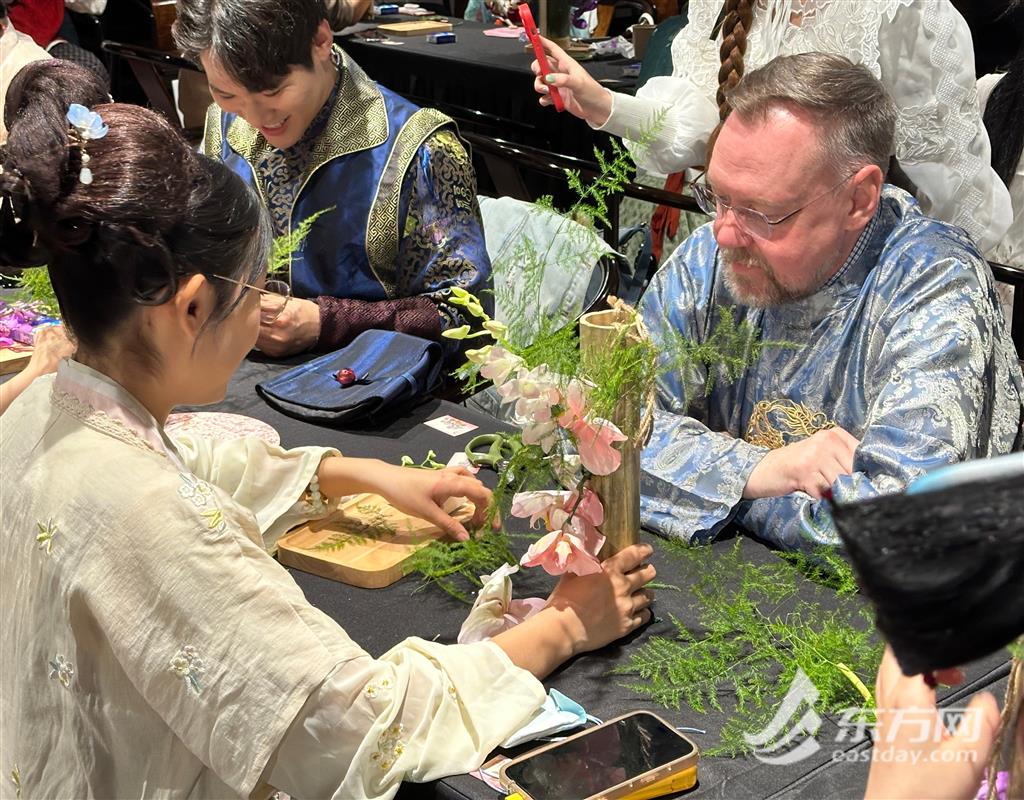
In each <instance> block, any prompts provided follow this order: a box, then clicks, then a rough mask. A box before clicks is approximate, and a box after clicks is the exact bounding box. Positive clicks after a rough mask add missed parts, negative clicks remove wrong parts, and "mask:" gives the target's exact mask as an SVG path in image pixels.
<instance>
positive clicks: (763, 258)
mask: <svg viewBox="0 0 1024 800" xmlns="http://www.w3.org/2000/svg"><path fill="white" fill-rule="evenodd" d="M729 101H730V104H731V106H732V109H733V110H732V113H731V114H730V116H729V117H728V118H727V120H726V122H725V123H724V125H723V126H722V129H721V131H720V134H719V136H718V138H717V141H716V143H715V145H714V150H713V152H712V156H711V158H710V163H709V165H708V169H707V172H706V174H704V175H702V176H700V177H699V178H698V180H697V181H695V182H694V184H693V192H694V195H695V197H696V199H697V201H698V202H699V203H700V205H701V207H702V208H703V209H704V211H705V212H706V213H708V214H709V215H711V216H712V217H713V220H712V221H711V222H710V223H709V224H708V225H705V226H703V227H702V228H700V229H698V230H697V231H695V232H694V233H693V235H691V236H690V237H689V238H688V239H687V240H686V241H685V242H684V243H683V244H682V245H681V246H680V247H679V249H678V250H676V252H675V253H674V254H673V255H672V256H671V257H670V258H669V260H668V261H667V262H666V263H665V265H664V266H663V267H662V269H661V270H660V271H659V272H658V274H657V276H656V277H655V279H654V280H653V281H652V283H651V286H650V288H649V290H648V291H647V293H646V294H645V295H644V297H643V299H642V301H641V313H642V314H643V318H644V322H645V323H646V325H647V327H648V328H649V329H650V331H651V333H652V336H653V337H654V338H655V340H656V341H658V342H659V343H660V344H661V345H662V352H663V356H662V357H663V358H664V359H665V364H666V366H670V367H673V368H670V369H669V370H668V371H667V372H666V373H665V374H664V376H663V377H662V378H661V379H660V380H659V385H658V409H657V411H656V415H655V427H654V433H653V435H652V437H651V441H650V443H649V444H648V446H647V448H646V449H645V451H644V455H643V464H642V466H643V475H642V479H641V481H642V483H641V488H642V492H643V503H642V517H643V523H644V526H645V527H647V528H650V529H653V530H655V531H658V532H660V533H663V534H665V535H669V536H674V537H678V538H682V539H685V540H688V541H693V542H703V541H708V540H710V539H712V538H714V537H715V536H716V535H717V534H718V533H720V532H721V531H722V530H723V529H724V528H725V527H726V526H727V525H728V524H729V523H730V522H735V523H737V524H738V525H739V526H740V527H741V528H742V529H744V530H746V531H747V532H749V533H751V534H753V535H755V536H757V537H759V538H762V539H765V540H767V541H769V542H771V543H773V544H775V545H778V546H781V547H784V548H787V549H799V548H809V547H813V546H815V545H820V544H834V543H837V541H838V539H837V536H836V532H835V528H834V527H833V524H832V521H831V518H830V516H829V514H828V510H827V507H826V506H825V505H824V504H823V502H822V498H824V497H827V496H829V495H831V496H832V497H833V498H834V499H835V500H836V501H837V502H850V501H852V500H855V499H860V498H865V497H870V496H872V495H876V494H884V493H890V492H897V491H900V490H902V488H903V487H904V486H905V485H906V484H907V483H908V482H909V481H910V480H911V479H913V478H915V477H916V476H918V475H920V474H922V473H923V472H926V471H928V470H930V469H933V468H935V467H938V466H941V465H944V464H949V463H952V462H956V461H962V460H966V459H972V458H982V457H988V456H993V455H998V454H1002V453H1007V452H1010V451H1011V450H1019V449H1021V446H1022V444H1024V438H1022V432H1021V431H1022V428H1021V424H1022V420H1024V401H1022V395H1024V378H1022V376H1021V370H1020V366H1019V365H1018V362H1017V359H1016V355H1015V352H1014V349H1013V345H1012V343H1011V341H1010V337H1009V335H1008V333H1007V332H1006V329H1005V324H1004V321H1003V318H1002V315H1001V314H1000V312H999V309H998V307H997V302H996V295H995V289H994V285H993V278H992V274H991V271H990V270H989V268H988V265H987V263H986V262H985V260H984V259H983V258H982V256H981V255H980V253H979V251H978V248H977V246H976V245H975V243H974V242H973V241H971V239H970V237H969V236H968V235H967V234H966V233H965V232H964V231H963V230H961V229H960V228H956V227H954V226H952V225H949V224H947V223H944V222H940V221H938V220H935V219H931V218H929V217H926V216H924V215H922V213H921V210H920V208H919V206H918V204H917V202H916V201H915V200H914V198H913V197H911V196H910V195H909V194H907V193H906V192H904V191H902V190H900V189H897V188H895V187H893V186H889V185H887V184H886V183H885V170H886V168H887V166H888V163H889V156H890V154H891V153H892V148H893V138H894V131H895V124H896V115H897V112H896V108H895V106H894V104H893V102H892V100H891V99H890V98H889V96H888V95H887V94H886V92H885V89H884V87H883V86H882V85H881V83H880V82H879V81H878V80H877V79H876V78H875V77H874V76H873V75H872V74H871V73H870V72H869V71H868V70H867V69H866V68H864V67H862V66H855V65H854V64H852V63H851V62H849V61H848V60H847V59H845V58H843V57H841V56H835V55H826V54H824V53H804V54H801V55H795V56H786V57H782V58H778V59H776V60H774V61H772V62H770V63H769V64H767V65H765V66H764V67H762V68H761V69H758V70H755V71H753V72H750V73H748V74H747V75H746V76H745V77H744V78H743V80H742V81H741V82H740V84H739V86H737V87H736V89H734V90H733V92H732V93H731V94H730V95H729ZM725 314H733V315H734V317H735V320H736V322H737V323H739V322H744V321H745V322H748V323H750V325H751V326H753V328H754V329H755V330H756V331H758V333H759V335H760V336H761V338H762V339H763V340H771V341H776V342H787V343H790V346H786V347H770V348H766V349H765V350H764V351H763V352H762V354H761V356H760V357H759V358H758V359H757V360H756V362H755V363H754V364H753V365H752V366H750V367H748V368H747V370H746V371H745V372H744V374H743V375H741V376H740V378H739V379H738V380H737V381H735V382H732V383H729V382H728V381H727V380H723V379H722V378H721V376H720V375H719V374H718V373H717V371H716V370H715V369H714V368H711V369H709V368H707V367H704V366H701V365H697V366H693V365H691V366H688V367H685V368H683V369H682V370H680V369H679V368H674V362H673V346H672V336H674V335H681V336H683V337H685V338H688V339H690V340H693V341H696V342H704V341H706V340H707V339H708V337H710V336H711V334H712V332H713V331H714V330H715V327H716V326H717V324H718V322H719V320H720V319H722V317H723V315H725ZM670 334H671V335H670ZM709 383H710V384H711V389H710V391H706V389H707V387H708V385H709Z"/></svg>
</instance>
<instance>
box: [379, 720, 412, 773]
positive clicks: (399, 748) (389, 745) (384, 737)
mask: <svg viewBox="0 0 1024 800" xmlns="http://www.w3.org/2000/svg"><path fill="white" fill-rule="evenodd" d="M403 733H405V728H404V727H403V726H402V725H401V724H400V723H395V724H394V725H392V726H391V727H389V728H388V729H387V730H385V731H384V733H382V734H381V735H380V738H379V739H378V740H377V752H376V753H373V754H372V755H371V756H370V760H371V761H373V762H374V763H375V764H376V765H377V766H378V767H380V771H381V772H387V771H388V770H389V769H391V767H392V766H393V765H394V763H395V761H396V760H397V759H398V757H399V756H400V755H402V753H403V752H405V745H404V744H402V734H403Z"/></svg>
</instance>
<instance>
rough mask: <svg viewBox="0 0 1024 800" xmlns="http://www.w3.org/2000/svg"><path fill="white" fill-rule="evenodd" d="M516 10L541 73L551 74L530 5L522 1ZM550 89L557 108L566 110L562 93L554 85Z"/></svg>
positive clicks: (542, 75)
mask: <svg viewBox="0 0 1024 800" xmlns="http://www.w3.org/2000/svg"><path fill="white" fill-rule="evenodd" d="M516 11H518V12H519V19H521V20H522V21H523V29H524V30H525V31H526V38H527V39H529V40H530V44H532V45H533V54H534V55H535V56H536V57H537V65H538V66H539V67H540V74H541V77H542V78H543V77H544V76H545V75H548V74H550V72H551V67H550V66H549V65H548V57H547V55H546V54H545V53H544V45H542V44H541V42H540V31H538V30H537V23H536V22H534V21H533V12H532V11H530V7H529V6H528V5H527V4H526V3H520V4H519V5H518V6H516ZM548 90H549V92H550V93H551V100H552V102H554V104H555V110H556V111H565V103H563V102H562V95H561V94H560V93H559V91H558V89H556V88H555V87H554V86H549V87H548Z"/></svg>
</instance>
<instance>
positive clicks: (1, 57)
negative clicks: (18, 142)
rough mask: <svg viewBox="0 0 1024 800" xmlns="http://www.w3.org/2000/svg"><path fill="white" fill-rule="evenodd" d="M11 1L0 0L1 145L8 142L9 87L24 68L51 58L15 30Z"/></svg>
mask: <svg viewBox="0 0 1024 800" xmlns="http://www.w3.org/2000/svg"><path fill="white" fill-rule="evenodd" d="M9 3H10V0H0V33H2V35H0V145H2V144H3V143H4V142H6V141H7V124H6V122H5V119H6V117H7V113H6V106H5V105H4V98H6V97H7V87H8V86H10V84H11V81H13V80H14V77H15V76H16V75H17V74H18V72H19V71H20V70H21V68H22V67H24V66H25V65H26V64H30V63H32V62H33V61H42V60H45V59H47V58H50V57H51V56H50V54H49V53H47V52H46V51H45V50H44V49H43V48H42V47H40V46H39V45H37V44H36V43H35V42H34V41H32V37H31V36H28V35H26V34H24V33H21V32H20V31H18V30H17V29H15V27H14V24H13V23H12V22H11V20H10V18H9V17H8V16H7V6H8V5H9Z"/></svg>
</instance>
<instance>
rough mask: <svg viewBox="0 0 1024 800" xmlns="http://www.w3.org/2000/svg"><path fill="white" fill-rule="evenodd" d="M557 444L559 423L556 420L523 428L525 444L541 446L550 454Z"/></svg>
mask: <svg viewBox="0 0 1024 800" xmlns="http://www.w3.org/2000/svg"><path fill="white" fill-rule="evenodd" d="M549 416H550V414H549ZM557 442H558V423H557V422H555V421H554V420H551V419H549V420H548V421H547V422H535V423H532V424H529V425H524V426H523V444H539V445H540V446H541V448H542V449H543V450H544V452H545V453H550V452H551V448H552V447H554V446H555V444H556V443H557Z"/></svg>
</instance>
